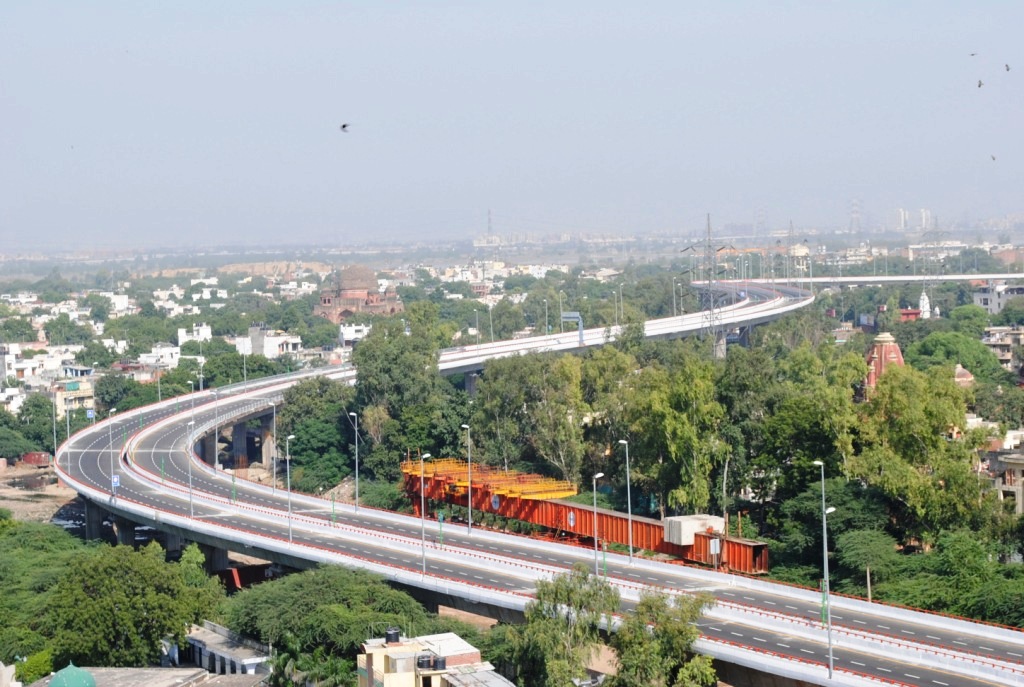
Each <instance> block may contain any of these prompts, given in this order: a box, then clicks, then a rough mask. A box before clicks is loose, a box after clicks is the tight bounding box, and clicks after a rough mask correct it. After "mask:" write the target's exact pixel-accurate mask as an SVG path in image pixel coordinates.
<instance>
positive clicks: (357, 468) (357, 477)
mask: <svg viewBox="0 0 1024 687" xmlns="http://www.w3.org/2000/svg"><path fill="white" fill-rule="evenodd" d="M348 415H349V417H351V418H352V419H353V420H355V432H356V511H358V510H359V415H358V414H357V413H349V414H348Z"/></svg>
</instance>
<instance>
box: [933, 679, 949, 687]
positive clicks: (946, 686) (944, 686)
mask: <svg viewBox="0 0 1024 687" xmlns="http://www.w3.org/2000/svg"><path fill="white" fill-rule="evenodd" d="M932 682H934V683H935V684H937V685H942V687H949V683H948V682H939V681H938V680H932Z"/></svg>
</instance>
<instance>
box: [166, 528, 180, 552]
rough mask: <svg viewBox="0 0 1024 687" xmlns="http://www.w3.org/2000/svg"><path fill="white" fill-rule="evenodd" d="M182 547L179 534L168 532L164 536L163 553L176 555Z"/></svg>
mask: <svg viewBox="0 0 1024 687" xmlns="http://www.w3.org/2000/svg"><path fill="white" fill-rule="evenodd" d="M183 548H185V546H184V539H182V537H181V535H180V534H171V533H170V532H168V533H166V534H165V535H164V551H166V552H167V553H178V552H179V551H181V550H182V549H183Z"/></svg>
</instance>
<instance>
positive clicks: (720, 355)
mask: <svg viewBox="0 0 1024 687" xmlns="http://www.w3.org/2000/svg"><path fill="white" fill-rule="evenodd" d="M714 357H715V358H717V359H718V360H724V359H725V332H715V349H714Z"/></svg>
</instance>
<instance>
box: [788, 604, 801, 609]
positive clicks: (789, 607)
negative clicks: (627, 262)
mask: <svg viewBox="0 0 1024 687" xmlns="http://www.w3.org/2000/svg"><path fill="white" fill-rule="evenodd" d="M786 608H788V609H789V610H791V611H796V610H799V609H798V608H797V607H796V606H790V605H789V604H787V605H786Z"/></svg>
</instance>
